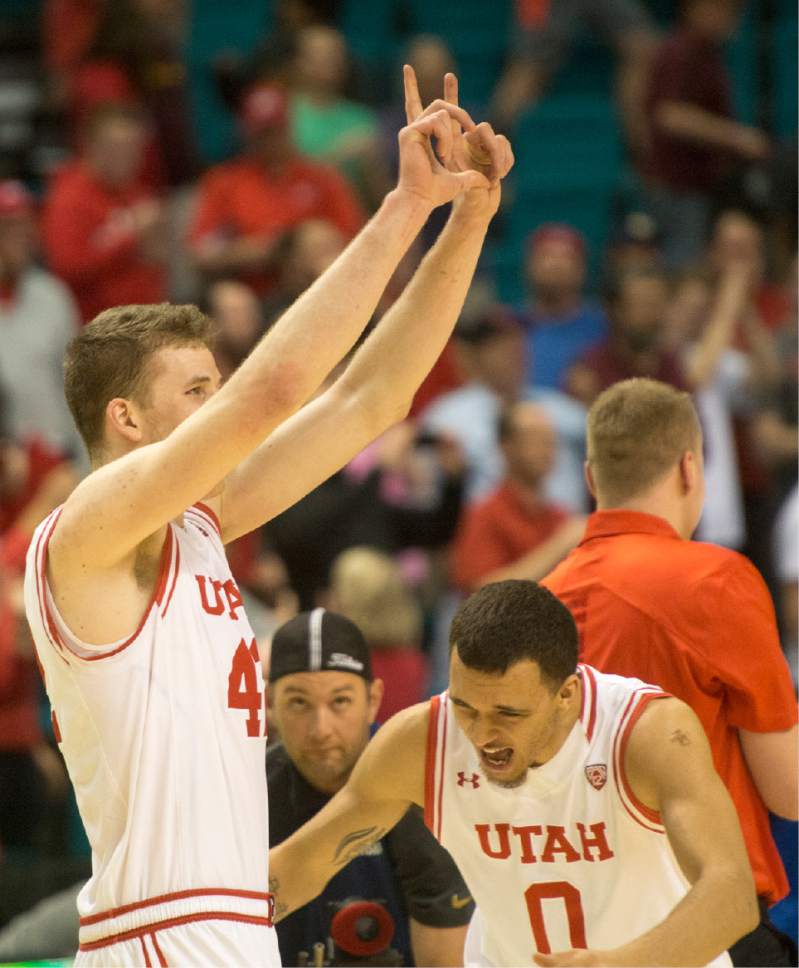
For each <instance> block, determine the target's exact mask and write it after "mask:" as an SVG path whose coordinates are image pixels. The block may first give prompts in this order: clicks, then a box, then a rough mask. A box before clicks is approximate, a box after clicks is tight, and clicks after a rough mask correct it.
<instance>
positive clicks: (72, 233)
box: [43, 104, 167, 322]
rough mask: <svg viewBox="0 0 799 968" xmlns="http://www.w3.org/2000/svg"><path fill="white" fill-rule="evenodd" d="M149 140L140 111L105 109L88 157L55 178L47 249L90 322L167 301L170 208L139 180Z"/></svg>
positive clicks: (98, 115) (91, 132)
mask: <svg viewBox="0 0 799 968" xmlns="http://www.w3.org/2000/svg"><path fill="white" fill-rule="evenodd" d="M146 138H147V126H146V123H145V120H144V118H143V116H142V115H141V114H140V113H139V112H138V111H137V110H136V109H135V108H131V107H126V106H123V105H113V104H109V105H104V106H102V107H99V108H97V110H96V112H95V113H94V115H93V116H92V121H91V123H90V125H89V128H88V131H87V137H86V147H85V149H84V152H83V154H82V156H81V157H79V158H78V159H77V160H76V161H74V162H72V163H70V164H68V165H66V166H65V167H64V168H63V169H62V170H61V171H60V172H59V173H58V174H57V175H56V177H55V179H54V182H53V185H52V189H51V192H50V196H49V199H48V203H47V206H46V208H45V212H44V225H43V229H44V243H45V249H46V252H47V257H48V259H49V260H50V265H51V266H52V268H53V269H54V270H55V272H57V273H58V275H60V276H61V277H62V279H64V280H65V281H66V282H67V283H69V285H70V287H71V288H72V291H73V292H74V293H75V296H76V298H77V300H78V304H79V306H80V309H81V313H82V315H83V320H84V322H88V321H89V320H90V319H92V318H93V317H94V316H96V315H97V313H99V312H101V311H102V310H103V309H107V308H108V307H109V306H119V305H124V304H128V303H157V302H163V301H164V300H165V299H166V296H167V288H166V274H165V272H164V262H165V260H166V255H167V246H166V242H165V238H166V223H165V218H164V213H163V208H162V205H161V203H160V201H159V199H158V198H157V197H156V196H155V194H154V193H153V191H152V189H151V188H149V187H148V186H147V185H146V184H145V183H144V182H143V181H142V180H141V178H140V176H139V174H138V173H139V171H140V166H141V160H142V152H143V151H144V147H145V143H146Z"/></svg>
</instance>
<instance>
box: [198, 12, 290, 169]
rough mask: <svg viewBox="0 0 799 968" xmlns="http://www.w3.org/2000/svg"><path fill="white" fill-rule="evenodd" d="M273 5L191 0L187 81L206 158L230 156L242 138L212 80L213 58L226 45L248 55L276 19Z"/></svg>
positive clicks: (208, 159)
mask: <svg viewBox="0 0 799 968" xmlns="http://www.w3.org/2000/svg"><path fill="white" fill-rule="evenodd" d="M272 7H273V4H272V2H271V0H259V2H257V3H255V2H246V3H238V2H237V3H219V0H193V2H192V16H191V32H190V35H189V42H188V50H187V60H188V70H189V85H190V90H191V97H192V110H193V112H194V120H195V130H196V134H197V139H198V141H199V147H200V153H201V155H202V158H203V159H204V160H205V161H206V162H210V163H213V162H218V161H222V160H224V159H225V158H227V157H230V155H232V154H233V153H234V151H235V150H236V146H237V144H238V139H237V135H236V129H235V121H234V119H233V118H232V117H231V115H230V112H229V111H228V109H227V107H226V106H225V105H224V103H223V102H222V100H221V98H220V97H219V94H218V93H217V90H216V87H215V85H214V80H213V77H212V73H211V65H212V61H213V60H214V58H215V57H216V56H217V55H219V54H221V53H223V52H225V51H234V52H235V53H236V54H240V55H244V56H246V55H247V54H249V53H251V52H252V51H253V50H254V49H255V47H257V46H258V44H259V43H260V42H261V41H262V40H263V38H264V37H265V36H266V33H267V31H268V30H269V29H270V27H271V25H272Z"/></svg>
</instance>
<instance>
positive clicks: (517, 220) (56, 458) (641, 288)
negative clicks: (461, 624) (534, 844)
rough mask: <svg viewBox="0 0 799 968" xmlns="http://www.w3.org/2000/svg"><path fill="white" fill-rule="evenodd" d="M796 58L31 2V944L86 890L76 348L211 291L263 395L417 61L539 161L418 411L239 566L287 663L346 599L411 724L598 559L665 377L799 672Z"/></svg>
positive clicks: (27, 142)
mask: <svg viewBox="0 0 799 968" xmlns="http://www.w3.org/2000/svg"><path fill="white" fill-rule="evenodd" d="M796 37H797V14H796V7H795V4H794V2H793V0H751V2H749V3H743V2H736V0H684V2H681V3H680V2H677V0H515V2H514V0H493V2H491V3H486V2H485V0H435V2H434V0H424V2H423V0H236V2H235V3H227V4H222V3H219V2H217V0H193V2H192V3H189V2H188V0H185V2H184V0H6V2H5V3H4V4H3V5H2V9H0V858H2V861H3V862H4V863H5V869H6V870H12V869H18V870H19V871H24V875H23V874H22V873H21V874H20V875H19V877H18V878H16V879H14V878H13V877H12V878H11V879H10V880H8V881H7V883H8V884H9V885H12V884H13V885H16V887H15V888H14V889H12V890H10V891H4V892H3V899H2V900H0V924H2V923H3V922H4V921H6V920H7V919H8V918H9V917H10V916H11V914H13V913H15V912H16V911H18V910H21V909H23V908H24V907H26V906H27V905H28V904H29V903H31V902H32V901H33V900H35V899H36V898H37V897H39V896H43V895H44V894H47V893H50V892H51V891H52V890H54V889H56V888H57V887H58V886H59V885H60V884H63V885H66V884H71V883H73V882H74V881H75V880H77V879H78V878H79V877H80V876H81V875H82V873H88V858H87V857H86V853H87V849H88V848H87V845H86V842H85V838H84V837H83V833H82V830H81V827H80V821H79V819H78V818H77V814H76V811H75V808H74V803H73V801H72V799H71V792H70V791H69V785H68V781H67V778H66V776H65V773H64V769H63V765H62V763H61V760H60V757H59V755H58V753H57V746H56V744H55V742H54V739H53V736H52V731H51V730H50V726H49V722H48V713H47V706H46V701H45V700H44V694H43V691H42V688H41V683H40V682H39V680H38V676H37V672H36V667H35V658H34V656H33V652H32V646H31V643H30V640H29V637H28V633H27V627H26V625H25V622H24V617H23V614H22V612H23V609H22V596H21V576H22V573H23V569H24V560H25V553H26V549H27V544H28V540H29V538H30V535H31V533H32V531H33V529H34V527H35V525H36V524H37V523H38V522H39V521H40V520H41V519H42V518H43V517H44V516H45V515H46V513H48V512H49V510H50V509H51V508H53V507H55V506H56V505H57V504H59V503H60V502H61V501H63V500H64V498H65V497H66V496H67V494H68V493H69V491H70V490H71V488H72V487H74V486H75V483H76V482H77V481H78V480H79V479H80V476H81V475H82V474H84V473H85V472H86V470H87V463H86V458H85V456H84V454H83V453H82V448H81V445H80V442H79V440H78V438H77V436H76V432H75V431H74V429H73V426H72V421H71V418H70V416H69V413H68V411H67V409H66V404H65V401H64V397H63V391H62V378H61V358H62V354H63V350H64V347H65V345H66V343H67V342H68V340H69V339H70V337H71V335H72V334H73V333H74V332H76V331H77V329H78V328H79V327H80V326H82V325H84V324H85V323H87V322H88V321H89V320H91V319H92V317H93V316H94V315H95V314H96V313H98V312H100V311H101V310H103V309H105V308H106V307H108V306H112V305H118V304H125V303H146V302H162V301H172V302H197V303H199V304H200V305H201V306H202V307H203V308H204V309H205V310H206V311H207V312H208V313H209V314H210V315H211V316H212V317H213V318H214V319H215V320H216V322H217V324H218V328H219V343H218V362H219V367H220V370H221V371H222V373H223V375H228V374H230V373H231V372H232V371H233V370H234V369H235V368H236V367H237V366H238V364H239V363H240V362H241V361H242V360H243V359H244V357H245V356H246V355H247V354H248V352H249V351H250V350H251V349H252V347H253V346H254V344H255V343H256V342H257V340H258V339H260V337H261V336H262V335H263V334H264V333H265V332H266V331H267V330H268V329H269V327H270V325H271V324H272V323H273V322H274V321H275V319H276V318H277V317H278V316H279V315H280V313H281V312H282V311H283V310H284V309H285V308H286V307H287V306H288V305H290V304H291V302H292V301H293V300H294V299H295V298H296V297H297V296H298V295H299V294H300V293H301V292H302V291H303V290H304V289H305V288H307V287H308V286H309V285H310V284H311V283H312V282H313V281H314V280H315V279H316V278H317V277H318V276H319V275H320V273H321V272H323V271H324V269H325V268H326V266H328V265H329V264H330V263H331V262H332V261H333V260H334V259H335V258H336V256H337V254H338V253H339V252H340V251H341V250H342V248H343V247H344V246H345V245H346V244H347V241H348V240H349V239H350V238H351V237H352V236H353V235H354V234H355V233H356V232H357V231H358V229H359V227H360V226H361V225H362V224H363V223H364V222H365V220H366V219H368V217H369V215H370V213H371V212H373V211H375V209H376V208H377V207H378V206H379V204H380V202H381V199H382V198H383V196H384V194H385V193H386V192H387V191H388V190H389V189H390V188H391V186H392V184H393V180H394V177H395V167H396V160H397V152H396V133H397V130H398V129H399V127H400V126H401V125H402V124H403V123H404V114H403V110H402V105H401V97H400V90H401V86H400V76H401V74H400V65H401V64H402V63H403V62H408V63H411V64H412V65H413V66H414V68H415V70H416V73H417V76H418V79H419V84H420V89H421V92H422V100H423V101H424V102H428V101H430V100H432V99H433V98H434V97H436V96H440V95H441V93H442V77H443V74H444V73H445V72H446V71H448V70H455V71H457V73H458V75H459V77H460V82H461V84H460V88H461V100H462V103H463V104H464V106H465V107H466V108H467V110H469V111H470V112H471V113H472V114H473V116H474V117H475V118H476V119H477V120H482V119H486V118H487V119H489V120H491V121H492V122H493V123H494V125H495V127H496V128H497V129H498V130H501V131H504V132H505V133H507V134H508V135H509V136H510V137H511V140H512V143H513V146H514V150H515V153H516V158H517V164H516V168H515V171H514V174H513V176H512V179H510V180H509V184H508V186H507V189H506V190H505V194H504V198H503V204H502V208H501V210H500V212H499V214H498V216H497V219H496V221H495V224H494V225H493V226H492V231H491V235H490V237H489V240H488V243H487V246H486V249H485V251H484V255H483V258H482V261H481V265H480V269H479V272H478V277H477V280H476V282H475V284H474V286H473V289H472V292H471V294H470V297H469V300H468V302H467V306H466V308H465V310H464V313H463V317H462V319H461V321H460V322H459V324H458V327H457V330H456V333H455V335H454V338H453V339H452V341H451V343H450V345H449V346H448V347H447V349H446V351H445V352H444V354H443V355H442V357H441V358H440V360H439V361H438V363H437V364H436V366H435V368H434V370H433V371H432V373H431V374H430V377H429V378H428V380H427V381H426V382H425V384H424V385H423V387H422V388H421V390H420V391H419V394H418V395H417V398H416V400H415V403H414V406H413V409H412V412H411V415H410V417H409V419H408V420H406V421H405V422H403V423H401V424H400V425H398V426H396V427H394V428H393V429H392V430H391V431H389V432H388V433H387V434H385V435H384V436H383V437H382V438H381V439H379V440H378V441H376V442H375V443H374V444H373V445H372V446H370V447H369V448H368V449H367V450H366V451H364V452H363V453H362V454H360V455H359V456H358V457H357V458H356V459H355V460H353V461H352V462H351V464H349V465H348V466H347V467H345V468H344V469H343V470H342V471H340V472H339V473H338V474H336V475H334V476H333V477H332V478H331V479H330V480H328V481H327V482H325V483H324V484H323V485H321V486H320V487H319V488H318V489H317V490H315V491H313V492H312V493H311V494H309V495H308V496H307V497H306V498H304V499H303V500H302V501H300V502H299V503H298V504H297V505H296V506H294V507H293V508H291V509H290V510H288V511H286V512H285V513H283V514H281V515H280V516H279V517H278V518H277V519H275V520H273V521H272V522H270V523H269V524H268V525H267V526H266V527H264V528H263V529H262V530H261V531H260V532H256V533H254V534H252V535H249V536H247V537H246V538H243V539H240V540H239V541H237V542H236V543H235V544H234V545H233V546H232V547H231V548H230V559H231V565H232V568H233V571H234V574H235V576H236V579H237V581H238V583H239V584H240V586H241V588H242V590H243V593H244V594H245V595H246V600H247V604H248V608H249V612H250V615H251V619H252V622H253V625H254V627H255V629H256V631H257V633H258V635H259V637H260V639H261V641H262V643H263V645H264V652H265V653H268V642H269V637H270V633H271V631H272V630H273V629H274V628H275V626H276V624H278V623H279V622H281V621H283V620H285V619H286V618H288V617H290V616H291V615H292V614H293V613H294V612H295V611H296V610H297V609H308V608H312V607H314V606H315V605H317V604H324V605H326V606H328V607H330V608H334V609H335V610H337V611H339V612H341V613H343V614H345V615H347V616H349V617H350V618H352V619H353V620H354V621H355V622H356V623H357V624H358V625H359V626H360V628H361V629H362V630H363V632H364V633H365V635H366V637H367V639H368V640H369V642H370V644H371V645H372V647H373V648H374V650H375V658H374V660H373V665H374V669H375V674H376V675H378V676H381V677H382V678H383V679H384V680H385V682H386V698H385V700H384V704H383V708H382V710H381V719H385V718H387V717H388V716H389V715H391V714H392V713H393V712H395V711H397V710H398V709H400V708H402V707H404V706H406V705H409V704H411V703H413V702H416V701H418V700H420V699H422V698H424V697H425V696H427V695H429V694H430V693H431V692H433V691H436V690H438V689H440V688H442V687H443V685H444V683H445V677H446V653H447V646H446V641H447V635H446V633H447V628H448V624H449V619H450V617H451V615H452V613H453V611H454V608H455V607H456V606H457V603H458V602H459V601H460V599H461V598H462V596H463V595H464V594H467V593H469V592H470V591H472V590H474V589H476V588H478V587H480V585H481V584H483V583H485V582H487V581H493V580H498V579H501V578H530V579H538V578H541V577H543V576H544V575H545V574H547V572H549V571H550V570H551V569H552V567H553V566H554V565H555V564H556V563H557V562H558V561H559V560H560V559H561V558H562V557H563V556H564V555H566V554H567V553H568V552H569V550H570V549H571V548H572V547H574V546H575V544H577V542H578V541H579V540H580V537H581V534H582V530H583V527H584V522H585V516H586V514H587V513H589V512H590V501H589V495H588V493H587V491H586V487H585V484H584V481H583V475H582V462H583V459H584V449H585V414H586V408H587V407H589V406H590V404H591V402H592V401H593V399H594V398H595V397H596V395H597V394H598V393H599V392H601V391H602V390H603V389H604V388H606V387H607V386H609V385H610V384H611V383H613V382H615V381H617V380H619V379H623V378H626V377H629V376H636V375H641V376H653V377H656V378H658V379H662V380H665V381H667V382H670V383H672V384H674V385H676V386H679V387H682V388H685V389H687V390H689V391H691V392H692V393H693V394H694V397H695V400H696V404H697V407H698V410H699V413H700V415H701V419H702V424H703V429H704V435H705V461H706V473H707V500H706V507H705V512H704V516H703V518H702V522H701V524H700V528H699V533H698V537H699V538H700V539H701V540H707V541H713V542H716V543H719V544H722V545H725V546H727V547H730V548H734V549H737V550H739V551H742V552H743V553H744V554H746V555H747V556H749V557H750V558H751V560H752V561H753V562H754V563H755V564H756V565H757V567H758V568H759V569H760V571H761V572H762V574H763V575H764V577H765V579H766V581H767V583H768V585H769V588H770V590H771V592H772V595H773V597H774V602H775V607H776V610H777V614H778V618H779V621H780V627H781V630H782V636H783V643H784V647H785V649H786V653H787V654H788V655H789V657H791V661H792V662H794V660H795V654H796V642H797V578H799V549H798V548H797V540H798V538H799V499H798V498H797V281H796V228H797V227H796V130H797V126H796ZM441 224H442V220H441V219H437V218H436V217H434V218H433V219H432V220H431V222H430V224H429V225H428V226H427V227H426V229H425V232H424V233H423V236H422V238H421V239H420V241H419V243H418V244H417V245H416V246H415V248H414V249H413V250H412V251H411V253H410V254H409V255H408V257H407V258H406V259H405V260H404V262H403V264H402V266H401V267H400V269H399V270H398V272H397V273H396V275H395V278H394V279H393V280H392V282H391V283H390V285H389V287H388V289H387V290H386V293H385V296H384V298H383V301H382V303H381V306H380V307H379V310H378V314H377V317H376V318H379V315H380V314H381V313H382V312H384V311H385V309H386V308H387V307H388V306H390V305H391V303H392V301H393V299H395V298H396V295H397V294H398V293H399V292H400V291H401V290H402V287H403V285H404V284H405V282H406V280H407V279H408V278H409V276H410V273H411V271H412V269H413V267H414V266H415V264H416V263H417V262H418V260H419V258H420V257H421V255H422V254H423V252H424V249H425V247H426V246H428V245H429V244H430V243H431V241H432V240H433V239H434V238H435V236H436V233H437V231H438V229H439V227H440V225H441ZM331 376H333V375H331ZM266 661H268V657H267V659H266ZM54 859H57V860H54ZM37 872H38V873H37Z"/></svg>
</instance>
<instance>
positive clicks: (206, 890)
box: [80, 887, 274, 927]
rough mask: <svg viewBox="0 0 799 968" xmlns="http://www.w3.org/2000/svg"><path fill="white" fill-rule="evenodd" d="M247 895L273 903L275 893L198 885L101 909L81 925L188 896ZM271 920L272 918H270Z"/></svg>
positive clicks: (86, 918)
mask: <svg viewBox="0 0 799 968" xmlns="http://www.w3.org/2000/svg"><path fill="white" fill-rule="evenodd" d="M219 895H224V896H225V897H246V898H248V899H250V900H255V901H266V903H267V904H268V905H270V907H271V904H272V899H273V897H274V895H273V894H268V893H267V894H264V893H262V892H260V891H237V890H235V889H234V888H231V887H198V888H192V889H191V890H188V891H175V892H174V893H173V894H158V895H157V896H156V897H148V898H146V899H145V900H144V901H133V902H132V903H131V904H123V905H122V907H118V908H109V909H108V910H107V911H100V913H99V914H90V915H88V916H87V917H84V918H81V919H80V925H81V927H86V926H87V925H89V924H98V923H99V922H100V921H107V920H108V919H109V918H118V917H119V916H120V915H121V914H128V913H129V912H130V911H138V910H140V909H141V908H146V907H152V906H153V905H154V904H165V903H166V902H167V901H181V900H183V899H184V898H187V897H217V896H219ZM270 920H271V918H270Z"/></svg>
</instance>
